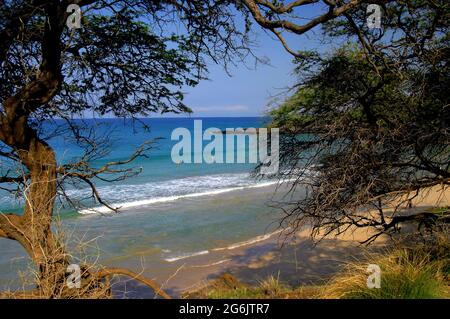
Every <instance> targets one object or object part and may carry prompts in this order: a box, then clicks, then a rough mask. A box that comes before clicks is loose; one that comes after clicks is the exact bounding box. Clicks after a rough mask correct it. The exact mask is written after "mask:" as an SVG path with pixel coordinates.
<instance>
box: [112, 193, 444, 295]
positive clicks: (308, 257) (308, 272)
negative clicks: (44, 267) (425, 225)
mask: <svg viewBox="0 0 450 319" xmlns="http://www.w3.org/2000/svg"><path fill="white" fill-rule="evenodd" d="M419 198H420V201H419V200H415V201H414V205H415V206H416V207H415V208H418V207H422V208H423V207H426V208H428V207H433V206H437V205H443V204H449V203H450V191H449V189H447V190H446V191H445V192H444V193H442V192H440V191H439V188H438V187H434V188H431V189H428V190H426V191H424V193H423V194H422V195H420V196H419ZM283 234H284V233H283V232H281V231H277V232H274V233H272V234H264V235H261V236H260V240H257V241H256V242H250V241H248V243H246V242H243V243H242V245H236V246H235V247H228V248H220V249H211V250H209V251H208V253H199V254H196V255H193V256H189V257H185V258H179V259H175V260H172V261H171V262H170V266H171V267H170V268H167V269H164V270H162V271H160V272H159V274H158V275H157V276H156V277H153V279H154V280H156V281H157V282H158V283H159V284H160V285H161V287H162V289H164V290H165V291H166V292H167V293H169V295H171V296H173V297H175V298H180V297H182V295H183V294H186V293H190V292H194V291H196V290H199V289H201V288H203V287H205V286H206V285H208V283H209V282H211V280H214V279H216V278H217V277H219V276H220V275H222V274H225V273H230V274H231V275H233V276H234V277H235V278H236V279H237V280H239V281H240V282H243V283H246V284H250V285H255V284H257V283H258V282H260V281H261V280H263V279H264V278H267V277H268V276H274V277H275V278H278V279H279V280H280V281H281V282H283V283H285V284H288V285H290V286H292V287H298V286H307V285H319V284H324V283H326V282H327V281H328V280H329V279H331V278H332V277H333V276H334V275H336V274H337V273H339V272H340V271H341V270H342V269H343V267H344V266H345V264H346V263H348V262H354V261H357V260H361V259H362V258H364V257H365V255H366V254H367V253H368V251H382V250H383V249H386V247H387V246H386V240H385V238H384V237H380V238H379V239H377V241H376V242H375V243H373V244H372V245H371V246H370V248H364V247H361V245H360V242H361V241H362V240H363V239H364V238H367V236H368V235H369V234H370V233H369V232H368V231H366V230H364V231H359V230H358V231H353V232H349V233H347V234H344V235H340V236H336V237H334V236H328V237H327V238H325V239H323V240H322V241H320V242H319V243H313V241H312V240H311V239H310V237H309V231H308V230H307V229H304V230H302V231H298V232H297V233H296V234H295V235H294V236H292V238H291V239H290V240H289V241H284V237H283ZM264 236H267V238H266V237H264ZM147 271H148V273H149V274H150V273H151V270H144V271H143V272H144V273H147ZM116 292H117V297H118V298H153V297H154V293H153V292H152V291H149V289H148V288H146V287H144V286H142V285H140V284H139V283H136V282H133V281H128V282H120V283H118V284H117V286H116Z"/></svg>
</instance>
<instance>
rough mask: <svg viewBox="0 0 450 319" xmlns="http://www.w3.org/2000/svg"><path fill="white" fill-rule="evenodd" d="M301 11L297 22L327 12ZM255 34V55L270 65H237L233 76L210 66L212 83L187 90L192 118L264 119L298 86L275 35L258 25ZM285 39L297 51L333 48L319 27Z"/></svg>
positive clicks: (317, 8)
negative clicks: (275, 102) (282, 96)
mask: <svg viewBox="0 0 450 319" xmlns="http://www.w3.org/2000/svg"><path fill="white" fill-rule="evenodd" d="M298 10H299V12H298V13H297V14H296V15H297V17H301V18H299V20H296V21H295V22H297V23H305V22H306V21H307V20H309V19H310V18H311V17H314V16H317V15H319V14H323V13H324V12H325V11H326V10H327V9H326V8H325V7H323V6H322V5H320V4H318V5H309V6H305V7H301V8H299V9H298ZM252 31H253V32H254V33H255V35H256V40H257V48H256V50H255V51H254V52H255V53H256V54H257V56H258V57H265V58H268V60H269V61H270V64H269V65H263V64H259V65H258V66H257V67H256V69H250V70H249V69H248V68H246V67H245V66H244V65H238V67H235V68H232V69H231V73H232V77H230V76H229V75H228V74H227V73H226V72H225V70H224V69H223V68H222V67H221V66H218V65H214V64H212V63H211V64H209V65H208V67H209V71H210V73H209V78H210V80H209V81H202V82H200V84H199V85H198V86H196V87H194V88H187V89H186V90H185V92H186V93H187V94H186V97H185V103H186V104H187V105H188V106H189V107H191V108H192V109H193V111H194V114H193V116H261V115H264V113H265V112H266V111H267V109H268V104H269V103H270V102H271V101H273V99H274V97H275V96H278V98H279V99H280V97H279V96H280V94H281V93H283V92H285V93H286V89H287V88H288V87H289V86H292V84H294V83H295V80H296V79H295V75H294V74H293V69H294V64H293V63H292V61H293V57H292V55H290V54H289V53H287V52H286V50H285V49H284V48H283V46H282V45H281V43H280V42H279V41H278V40H277V39H276V38H275V36H273V35H272V34H269V33H268V32H267V31H264V30H263V29H262V28H260V27H259V26H258V25H257V24H256V23H254V24H253V29H252ZM284 37H285V39H286V40H287V42H288V43H289V46H290V47H291V48H292V49H294V50H299V49H301V50H306V49H317V50H319V51H321V52H324V51H327V50H329V49H330V48H332V46H331V45H330V44H324V43H322V42H321V40H322V36H321V31H320V29H319V28H315V29H313V30H311V31H310V32H308V33H307V34H306V35H302V36H298V35H294V34H284ZM334 45H338V44H337V43H335V44H334ZM334 45H333V46H334ZM272 104H273V103H272ZM172 116H173V115H172Z"/></svg>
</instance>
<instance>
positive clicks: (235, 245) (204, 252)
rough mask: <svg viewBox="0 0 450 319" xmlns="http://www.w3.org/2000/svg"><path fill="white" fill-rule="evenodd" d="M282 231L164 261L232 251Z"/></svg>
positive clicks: (168, 260) (168, 259)
mask: <svg viewBox="0 0 450 319" xmlns="http://www.w3.org/2000/svg"><path fill="white" fill-rule="evenodd" d="M284 230H285V229H279V230H276V231H274V232H272V233H269V234H264V235H259V236H256V237H254V238H252V239H249V240H246V241H241V242H238V243H234V244H231V245H229V246H226V247H219V248H213V249H210V250H202V251H198V252H195V253H187V254H183V255H180V256H175V257H170V258H165V259H164V260H165V261H167V262H170V263H171V262H174V261H178V260H181V259H186V258H191V257H195V256H200V255H206V254H209V253H210V252H216V251H223V250H232V249H236V248H239V247H243V246H248V245H252V244H256V243H258V242H261V241H264V240H267V239H269V238H270V237H272V236H274V235H276V234H279V233H281V232H283V231H284ZM222 262H225V261H222ZM217 264H219V263H217ZM212 265H215V264H210V265H209V266H212Z"/></svg>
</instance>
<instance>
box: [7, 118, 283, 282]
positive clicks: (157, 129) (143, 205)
mask: <svg viewBox="0 0 450 319" xmlns="http://www.w3.org/2000/svg"><path fill="white" fill-rule="evenodd" d="M195 119H199V118H158V119H156V118H155V119H142V120H140V121H142V122H143V123H145V124H146V125H148V127H149V128H150V129H149V130H148V131H147V130H144V129H142V125H141V123H139V122H133V121H131V120H123V119H101V120H84V121H85V123H86V124H87V125H88V127H91V128H95V131H96V134H97V136H102V135H103V136H104V135H107V136H108V139H109V141H110V142H111V145H110V146H108V148H109V149H110V153H109V154H107V156H106V157H105V158H103V159H96V160H94V161H92V163H91V164H92V165H93V166H96V167H100V166H101V165H103V164H104V163H106V162H110V161H120V160H125V159H127V158H128V157H129V156H130V155H131V154H132V153H133V152H134V151H135V150H136V148H137V147H139V146H140V145H141V144H142V143H143V142H145V141H148V140H154V148H153V149H152V150H151V151H150V152H149V153H148V157H145V158H144V157H141V158H138V159H137V160H136V161H134V162H133V163H132V164H130V166H129V167H134V168H140V169H142V172H141V173H140V174H139V175H137V176H134V177H131V178H128V179H125V180H122V181H118V182H114V183H106V182H104V181H101V180H97V181H95V182H96V185H97V188H98V191H99V193H100V194H101V196H102V197H103V198H104V199H105V200H106V201H108V202H109V203H110V204H111V205H112V206H115V207H121V211H120V213H115V214H102V213H104V212H106V211H105V210H104V208H100V207H99V204H98V203H94V202H92V201H91V200H87V199H86V198H87V197H89V195H90V194H91V190H90V189H89V188H88V187H87V185H84V186H83V184H80V185H77V186H76V187H73V186H70V185H67V193H68V194H69V195H70V197H71V198H73V199H75V201H79V207H75V208H74V207H69V206H67V205H64V206H58V208H57V212H56V216H60V217H61V227H62V229H64V231H65V233H66V237H68V242H69V243H70V245H72V246H73V247H75V248H76V246H77V244H76V242H77V241H78V240H79V241H80V242H85V241H88V242H90V243H94V242H95V244H92V245H91V246H90V248H89V249H87V253H88V254H90V255H95V256H97V257H98V259H99V260H100V261H101V262H102V263H103V264H107V265H123V264H125V265H130V264H135V263H136V264H139V263H140V262H142V258H145V260H146V267H150V268H151V269H153V270H154V271H155V269H156V271H157V269H158V268H160V269H162V268H165V267H168V265H170V263H172V262H175V261H179V260H181V259H183V258H187V257H189V256H192V255H198V254H207V253H208V252H210V251H212V250H214V249H221V248H224V247H234V246H236V245H237V246H239V245H240V243H244V244H245V243H247V242H252V241H254V240H258V239H261V238H264V236H265V235H267V234H270V233H271V232H273V231H274V230H275V228H276V221H277V219H278V218H279V212H276V211H275V210H274V209H273V208H270V207H269V206H268V204H267V202H268V201H269V200H270V197H271V194H272V192H273V191H272V190H271V189H268V188H267V187H266V186H267V185H270V184H273V183H276V181H273V180H267V179H255V178H254V177H252V175H251V173H252V170H253V168H254V166H255V164H250V163H244V164H206V163H200V164H194V163H192V164H187V163H182V164H176V163H174V162H173V161H172V159H171V150H172V147H173V146H174V145H175V144H176V143H177V142H178V141H172V140H171V133H172V131H173V130H174V129H176V128H179V127H183V128H187V129H189V130H190V131H191V132H192V135H193V134H194V132H193V128H194V120H195ZM200 119H201V120H202V125H203V130H204V129H206V128H211V127H214V128H217V129H219V130H225V129H226V128H238V127H241V128H248V127H255V128H258V127H263V126H264V125H265V122H266V121H267V119H266V118H260V117H246V118H232V117H223V118H200ZM50 128H54V127H53V126H51V125H49V127H47V128H45V127H44V131H45V130H49V129H50ZM207 143H208V142H204V144H205V145H206V144H207ZM50 144H51V145H52V146H53V147H54V149H55V150H56V152H57V157H58V161H59V163H69V162H72V161H74V160H76V159H77V158H79V156H81V154H82V151H83V150H82V149H81V148H80V147H77V146H76V145H74V143H73V141H71V140H68V139H67V138H65V137H64V134H61V135H56V136H54V137H53V138H51V139H50ZM2 169H4V167H3V166H2ZM63 203H64V201H63ZM21 205H22V203H21V202H20V201H18V200H17V199H14V198H12V197H10V196H8V195H7V194H5V193H2V194H1V197H0V209H1V210H2V211H11V210H16V209H19V208H20V207H21ZM99 212H100V213H99ZM233 245H234V246H233ZM80 254H82V253H80ZM26 264H27V259H26V258H25V255H24V253H23V251H22V250H21V249H20V246H18V245H17V244H16V243H13V242H10V241H7V240H4V239H2V240H0V286H1V285H4V286H11V285H12V286H14V283H15V282H14V280H15V279H14V278H16V277H17V276H16V275H17V270H18V269H24V268H26ZM16 284H17V283H16Z"/></svg>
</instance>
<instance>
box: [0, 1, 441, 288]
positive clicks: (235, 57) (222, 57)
mask: <svg viewBox="0 0 450 319" xmlns="http://www.w3.org/2000/svg"><path fill="white" fill-rule="evenodd" d="M366 2H367V1H365V0H344V1H330V0H323V1H318V0H293V1H290V2H287V1H266V0H219V1H209V0H206V1H204V0H203V1H201V0H161V1H150V0H149V1H145V0H126V1H125V0H116V1H109V0H71V1H69V0H61V1H50V0H3V1H0V4H1V6H0V38H1V40H2V41H1V43H0V63H1V69H0V70H1V71H0V99H1V105H0V141H1V145H0V156H1V158H2V167H1V177H0V184H1V187H2V189H5V190H8V191H11V192H15V193H17V194H18V195H19V196H22V197H23V198H25V199H26V200H25V202H24V203H25V204H24V210H23V213H22V214H13V213H9V214H6V213H1V214H0V237H3V238H8V239H11V240H15V241H18V242H19V243H20V244H21V245H22V246H23V247H24V249H25V250H26V251H27V253H28V254H29V255H30V257H31V258H32V260H33V261H34V263H35V265H36V267H37V269H38V272H39V277H40V278H39V279H40V280H39V284H38V287H37V289H36V291H35V293H37V295H39V296H45V297H56V296H65V297H70V296H73V292H70V291H67V289H65V285H64V281H65V271H66V266H67V265H68V264H69V262H70V260H69V259H70V258H69V255H68V253H67V252H66V251H65V248H64V247H63V245H62V244H61V243H60V242H59V239H58V238H57V236H56V235H55V234H54V233H53V232H52V228H51V225H52V217H53V212H54V202H55V198H56V196H57V194H58V192H59V193H60V194H62V195H64V194H65V193H64V185H66V184H67V183H73V182H74V183H79V182H82V183H87V185H88V186H89V187H91V188H92V194H93V196H94V198H95V199H96V200H97V201H99V202H100V203H102V204H104V205H108V204H107V203H105V202H104V201H103V200H102V199H101V194H99V193H98V192H97V190H96V188H95V180H96V179H102V180H107V181H114V180H117V179H121V178H126V177H127V176H130V175H132V174H135V173H137V171H133V170H130V169H129V168H121V165H124V164H128V163H130V162H131V161H132V160H133V159H135V158H137V157H139V156H145V154H146V152H147V151H148V149H149V147H150V145H149V144H144V145H143V146H142V147H141V148H139V149H138V150H137V151H136V152H135V153H134V154H132V155H131V156H130V158H129V159H124V160H122V161H119V162H114V163H108V164H106V165H105V166H103V167H93V166H92V165H91V164H92V160H93V159H96V158H98V157H99V156H101V155H102V154H104V153H105V147H104V145H102V143H100V142H99V141H98V140H96V139H95V134H93V133H92V132H91V131H89V130H85V128H84V127H83V126H82V125H80V124H79V123H78V122H75V121H72V118H73V117H74V116H79V117H80V116H83V115H85V114H86V112H87V111H89V112H94V113H97V114H100V115H105V114H109V115H116V116H122V117H132V118H135V117H138V116H146V115H148V114H149V113H151V112H189V111H190V110H189V108H188V107H187V106H186V105H184V104H183V93H182V90H181V88H182V86H183V85H191V86H193V85H196V84H197V83H198V81H200V80H201V79H203V78H204V77H205V72H206V64H205V59H212V60H213V61H215V62H218V63H222V64H224V65H225V67H226V66H227V65H228V64H229V63H234V62H235V61H239V60H243V59H244V58H245V57H246V56H248V55H251V51H250V50H249V44H250V43H249V42H250V41H249V31H250V28H251V22H250V21H251V20H250V18H253V19H254V20H255V21H256V23H257V24H258V25H260V26H261V27H263V28H265V29H267V30H269V31H270V32H272V33H273V34H275V35H276V36H277V37H278V39H279V40H280V41H281V43H282V44H283V46H285V48H286V49H287V50H288V51H289V52H291V53H292V54H293V55H295V56H296V57H298V58H301V59H303V60H305V59H306V58H307V57H308V55H306V56H305V55H304V53H302V52H296V51H294V50H293V49H291V48H290V47H289V46H288V45H287V43H286V41H285V39H284V37H283V34H282V33H283V31H289V32H293V33H295V34H299V35H300V34H303V33H306V32H309V31H310V30H312V29H314V28H315V27H319V26H321V25H324V24H325V23H327V22H328V21H332V20H334V19H336V18H338V17H341V16H348V14H349V13H350V12H353V11H354V12H356V13H358V12H360V11H361V10H363V9H364V8H365V6H362V5H363V4H364V3H366ZM377 2H379V3H389V2H392V1H377ZM69 4H75V5H78V6H79V7H80V8H81V11H82V13H83V18H82V21H81V25H82V27H81V28H80V29H73V30H70V29H68V28H67V27H66V21H67V19H68V18H69V15H71V13H70V12H67V8H68V6H69ZM316 5H319V9H320V10H324V11H323V12H322V11H320V10H319V11H318V14H317V16H316V17H314V18H312V19H311V20H310V21H309V22H307V23H305V24H302V23H300V22H298V21H303V20H301V19H300V20H299V18H298V15H297V13H299V12H300V13H301V12H302V10H303V9H304V8H305V7H307V6H309V7H311V6H312V7H313V8H314V7H315V6H316ZM352 10H353V11H352ZM358 10H359V11H358ZM352 14H353V13H352ZM237 15H242V16H243V21H244V23H243V24H242V23H237V22H236V19H235V17H236V16H237ZM438 20H439V19H438ZM439 21H440V20H439ZM439 23H440V22H439ZM240 26H242V28H240ZM175 30H179V32H175ZM305 61H306V60H305ZM55 119H62V120H64V121H65V125H64V126H63V127H62V126H61V125H57V128H56V129H55V131H54V132H52V133H48V132H44V130H43V126H44V125H45V123H48V122H49V121H50V122H53V123H54V124H56V121H55ZM52 134H53V135H54V134H64V135H66V136H71V137H72V138H74V139H75V140H76V142H77V143H79V145H81V146H82V147H84V149H85V154H84V155H83V156H81V158H80V159H79V161H77V162H74V163H58V162H57V160H56V157H55V153H54V150H53V149H52V148H51V146H50V145H49V143H48V138H49V136H51V135H52ZM113 273H123V274H128V275H129V274H130V272H128V271H126V270H117V269H115V270H111V269H104V270H102V271H98V272H96V271H93V270H90V269H89V268H86V269H84V271H83V289H82V290H81V291H82V292H83V296H94V295H95V294H96V292H98V290H101V289H104V290H106V291H107V290H108V287H109V285H108V283H107V281H106V278H107V277H108V276H110V275H111V274H113ZM133 277H135V278H138V279H139V280H142V281H143V282H145V283H147V284H149V285H153V283H152V282H151V281H148V280H145V279H144V278H141V277H139V276H137V275H135V274H134V275H133ZM153 286H154V285H153Z"/></svg>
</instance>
